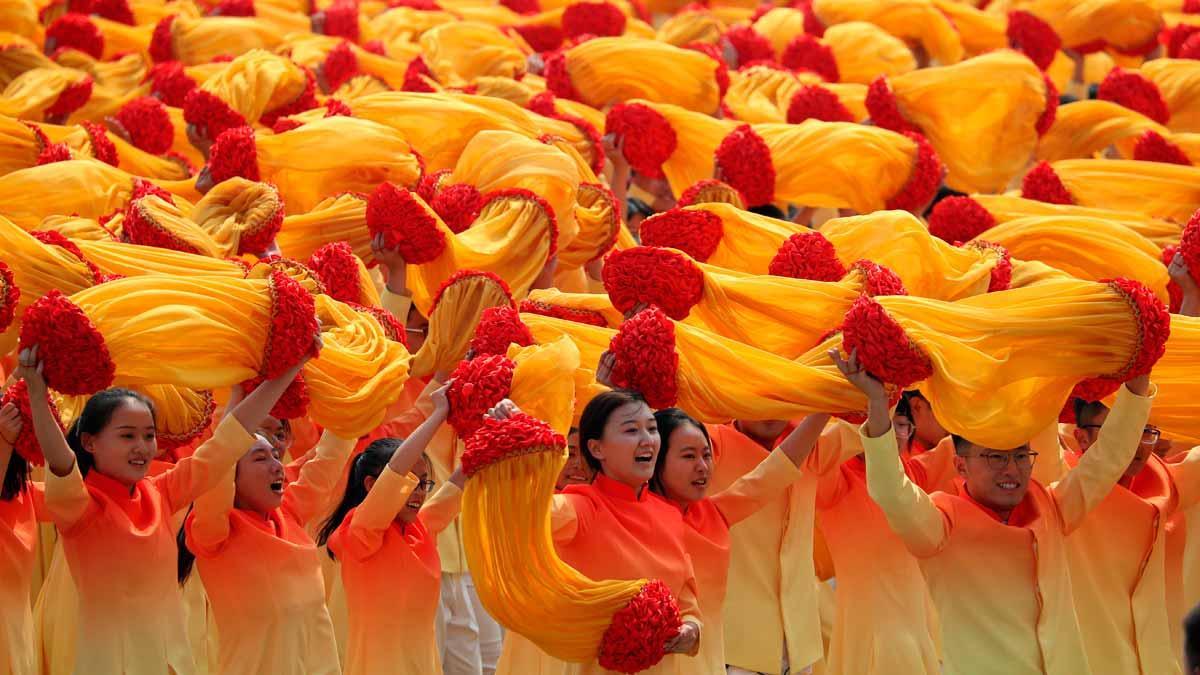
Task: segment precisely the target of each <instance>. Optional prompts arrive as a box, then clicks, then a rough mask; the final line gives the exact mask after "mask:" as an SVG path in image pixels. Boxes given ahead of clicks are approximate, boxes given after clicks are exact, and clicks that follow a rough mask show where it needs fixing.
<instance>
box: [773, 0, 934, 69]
mask: <svg viewBox="0 0 1200 675" xmlns="http://www.w3.org/2000/svg"><path fill="white" fill-rule="evenodd" d="M805 19H806V14H805V13H804V12H803V11H801V10H798V9H791V8H788V7H776V8H774V9H772V10H771V11H769V12H767V13H766V14H763V15H762V16H761V17H759V18H758V21H755V22H754V30H755V32H757V33H759V34H760V35H763V36H764V37H766V38H767V39H768V40H769V41H770V42H771V46H772V47H773V48H774V50H775V55H776V56H777V57H779V58H780V59H781V60H782V63H783V65H785V66H787V67H789V68H797V67H798V66H799V67H801V68H804V67H806V66H810V65H811V63H812V62H811V61H809V58H811V57H809V56H808V54H811V53H813V52H814V51H815V52H817V53H825V51H826V50H828V52H827V53H828V54H829V56H830V57H832V61H833V63H834V65H835V67H836V73H837V75H838V77H837V78H835V79H833V80H830V81H833V82H857V83H858V84H870V83H871V81H872V80H874V79H875V78H877V77H879V76H880V75H883V76H885V77H886V76H890V75H900V74H902V73H907V72H909V71H911V70H916V68H917V60H916V58H914V57H913V53H912V50H910V49H909V48H908V45H906V44H905V43H904V40H902V39H900V38H898V37H896V36H895V35H892V34H891V33H888V32H887V31H886V30H884V29H883V28H881V27H879V26H877V25H875V24H873V23H868V22H866V21H849V22H846V23H839V24H836V25H833V26H830V27H828V28H826V29H825V33H824V34H823V35H822V36H821V37H820V38H819V39H817V38H804V37H800V36H804V35H807V33H806V32H805V29H804V23H805ZM797 41H799V42H800V43H808V42H815V43H816V44H817V45H818V47H817V48H816V49H812V48H811V47H809V48H806V49H804V50H803V53H804V54H805V56H800V54H801V50H799V49H797V48H795V47H791V50H792V53H793V54H795V56H790V55H789V47H790V46H791V45H792V44H794V43H797ZM806 47H807V45H806ZM822 58H826V57H822ZM793 59H795V60H793ZM807 69H809V70H811V68H810V67H809V68H807ZM826 79H828V78H826Z"/></svg>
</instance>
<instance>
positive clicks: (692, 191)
mask: <svg viewBox="0 0 1200 675" xmlns="http://www.w3.org/2000/svg"><path fill="white" fill-rule="evenodd" d="M714 192H715V193H721V192H733V193H736V195H737V199H738V200H740V201H739V203H738V204H736V206H738V207H739V208H741V207H743V206H745V204H746V197H745V196H744V195H742V193H741V192H739V191H738V189H737V188H735V187H733V186H732V185H730V184H729V183H725V182H723V181H719V180H717V179H715V178H705V179H704V180H701V181H697V182H696V184H695V185H692V186H691V187H689V188H687V189H686V190H684V191H683V194H681V195H679V199H678V200H677V201H676V202H675V205H676V206H678V207H679V208H683V207H685V206H692V205H694V204H708V203H710V202H724V201H727V200H726V199H713V198H712V193H714Z"/></svg>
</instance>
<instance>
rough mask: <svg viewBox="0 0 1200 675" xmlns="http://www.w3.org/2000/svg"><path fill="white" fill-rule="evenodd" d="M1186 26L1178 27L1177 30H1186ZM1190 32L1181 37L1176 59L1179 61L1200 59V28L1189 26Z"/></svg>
mask: <svg viewBox="0 0 1200 675" xmlns="http://www.w3.org/2000/svg"><path fill="white" fill-rule="evenodd" d="M1184 27H1185V24H1180V25H1178V26H1176V30H1177V31H1179V30H1182V29H1184ZM1188 29H1189V30H1188V31H1187V32H1186V33H1185V34H1184V35H1183V36H1181V38H1180V41H1179V52H1178V54H1176V56H1175V57H1174V58H1179V59H1196V58H1200V37H1197V35H1198V34H1200V26H1189V27H1188Z"/></svg>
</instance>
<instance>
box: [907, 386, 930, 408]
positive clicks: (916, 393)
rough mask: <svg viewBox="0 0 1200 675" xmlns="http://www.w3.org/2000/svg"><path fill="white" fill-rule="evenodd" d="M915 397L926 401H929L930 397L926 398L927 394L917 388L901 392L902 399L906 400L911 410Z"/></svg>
mask: <svg viewBox="0 0 1200 675" xmlns="http://www.w3.org/2000/svg"><path fill="white" fill-rule="evenodd" d="M914 398H919V399H921V400H922V401H925V402H926V403H928V402H929V399H927V398H925V395H924V394H922V393H921V392H920V391H919V390H917V389H907V390H905V391H903V392H901V393H900V400H902V401H904V403H905V405H907V406H909V409H910V410H911V408H912V400H913V399H914Z"/></svg>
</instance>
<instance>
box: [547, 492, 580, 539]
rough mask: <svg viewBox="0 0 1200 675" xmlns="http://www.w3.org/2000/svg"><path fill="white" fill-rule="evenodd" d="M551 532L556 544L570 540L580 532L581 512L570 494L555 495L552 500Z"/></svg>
mask: <svg viewBox="0 0 1200 675" xmlns="http://www.w3.org/2000/svg"><path fill="white" fill-rule="evenodd" d="M550 532H551V534H552V535H553V537H554V543H556V544H565V543H567V542H570V541H571V540H573V539H575V535H577V534H579V514H578V512H577V511H576V510H575V500H573V499H571V497H570V496H568V495H554V499H553V500H551V501H550Z"/></svg>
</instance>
